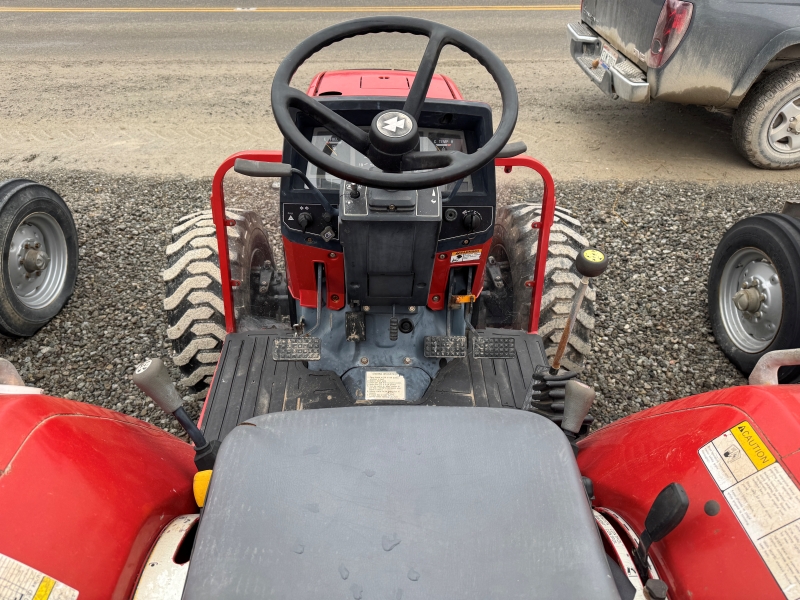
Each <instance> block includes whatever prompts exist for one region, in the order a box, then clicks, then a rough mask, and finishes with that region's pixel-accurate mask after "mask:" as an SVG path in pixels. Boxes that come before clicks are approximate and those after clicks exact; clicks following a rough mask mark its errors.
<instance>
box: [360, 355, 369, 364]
mask: <svg viewBox="0 0 800 600" xmlns="http://www.w3.org/2000/svg"><path fill="white" fill-rule="evenodd" d="M361 364H362V365H368V364H369V359H368V358H367V357H366V356H362V357H361Z"/></svg>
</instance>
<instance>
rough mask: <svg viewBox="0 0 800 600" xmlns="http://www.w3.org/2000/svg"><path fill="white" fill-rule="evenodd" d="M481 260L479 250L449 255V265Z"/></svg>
mask: <svg viewBox="0 0 800 600" xmlns="http://www.w3.org/2000/svg"><path fill="white" fill-rule="evenodd" d="M480 259H481V250H480V249H478V250H468V251H467V252H453V253H452V254H451V255H450V262H451V263H462V262H470V261H473V260H480Z"/></svg>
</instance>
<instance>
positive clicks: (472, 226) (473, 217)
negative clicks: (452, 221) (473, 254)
mask: <svg viewBox="0 0 800 600" xmlns="http://www.w3.org/2000/svg"><path fill="white" fill-rule="evenodd" d="M482 221H483V219H482V218H481V215H480V213H478V212H476V211H474V210H471V211H469V212H468V213H466V214H465V215H464V219H463V221H462V222H463V223H464V227H466V228H467V231H470V232H473V231H475V230H476V229H478V228H479V227H480V226H481V222H482Z"/></svg>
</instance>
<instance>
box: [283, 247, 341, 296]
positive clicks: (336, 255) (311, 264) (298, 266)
mask: <svg viewBox="0 0 800 600" xmlns="http://www.w3.org/2000/svg"><path fill="white" fill-rule="evenodd" d="M283 251H284V254H285V255H286V277H287V279H288V283H289V292H290V293H291V295H292V297H293V298H297V299H298V300H299V301H300V306H305V307H307V308H316V306H317V275H316V268H317V264H319V263H322V264H323V265H324V266H325V282H326V284H327V293H328V298H327V300H326V302H327V305H328V308H330V309H333V310H339V309H341V308H344V302H345V289H344V259H343V256H342V253H341V252H331V251H330V250H326V249H325V248H315V247H314V246H306V245H304V244H296V243H294V242H290V241H289V240H288V239H286V238H283Z"/></svg>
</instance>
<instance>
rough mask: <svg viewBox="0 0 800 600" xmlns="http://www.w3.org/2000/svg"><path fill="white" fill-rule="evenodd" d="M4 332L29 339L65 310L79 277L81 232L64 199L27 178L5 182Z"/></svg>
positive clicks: (1, 209) (1, 192)
mask: <svg viewBox="0 0 800 600" xmlns="http://www.w3.org/2000/svg"><path fill="white" fill-rule="evenodd" d="M0 248H2V250H3V254H2V267H1V268H2V275H1V276H0V333H1V334H3V335H6V336H9V337H30V336H32V335H33V334H34V333H36V332H37V331H38V330H39V329H41V328H42V327H43V326H44V325H46V324H47V323H48V322H50V320H51V319H52V318H53V317H55V316H56V315H57V314H58V313H59V311H60V310H61V309H62V308H63V307H64V304H66V302H67V300H68V299H69V297H70V296H71V295H72V293H73V291H74V290H75V281H76V279H77V277H78V231H77V229H76V228H75V221H74V220H73V219H72V213H71V212H70V210H69V208H68V207H67V205H66V203H65V202H64V200H62V199H61V197H60V196H59V195H58V194H56V193H55V192H54V191H53V190H51V189H50V188H48V187H46V186H44V185H40V184H38V183H35V182H33V181H29V180H27V179H12V180H10V181H6V182H3V183H0Z"/></svg>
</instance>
